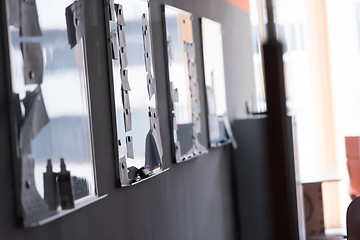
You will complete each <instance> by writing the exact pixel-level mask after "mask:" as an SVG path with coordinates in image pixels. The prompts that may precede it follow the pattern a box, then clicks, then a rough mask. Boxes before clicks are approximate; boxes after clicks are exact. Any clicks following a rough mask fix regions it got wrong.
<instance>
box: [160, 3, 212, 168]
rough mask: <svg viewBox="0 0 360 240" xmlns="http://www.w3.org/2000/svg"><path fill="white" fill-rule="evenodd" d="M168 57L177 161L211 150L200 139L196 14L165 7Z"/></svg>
mask: <svg viewBox="0 0 360 240" xmlns="http://www.w3.org/2000/svg"><path fill="white" fill-rule="evenodd" d="M164 15H165V25H166V41H167V55H168V57H167V60H168V73H169V82H170V89H169V90H170V93H171V94H170V95H171V97H172V103H173V106H172V107H173V112H172V115H173V116H172V117H171V118H172V122H173V124H172V125H173V138H174V145H175V147H174V149H175V151H174V152H175V153H174V155H175V158H176V162H182V161H185V160H188V159H190V158H192V157H194V156H196V155H199V154H203V153H206V152H207V150H206V148H205V147H203V146H202V144H201V143H200V142H199V140H198V135H199V133H200V132H201V125H200V122H201V121H200V113H201V104H200V99H199V87H198V83H197V69H196V56H195V52H196V51H195V43H194V39H193V28H192V21H193V17H192V14H191V13H189V12H185V11H183V10H180V9H177V8H174V7H171V6H167V5H165V6H164Z"/></svg>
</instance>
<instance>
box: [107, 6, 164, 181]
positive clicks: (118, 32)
mask: <svg viewBox="0 0 360 240" xmlns="http://www.w3.org/2000/svg"><path fill="white" fill-rule="evenodd" d="M108 3H109V4H108V9H107V11H108V13H109V14H107V15H108V16H109V19H108V20H109V33H110V34H109V37H110V41H109V42H110V48H111V55H110V56H109V57H110V58H112V60H111V62H112V74H113V76H112V78H113V81H112V83H113V92H114V94H113V96H114V103H115V104H114V105H115V106H114V108H115V110H114V111H115V114H114V116H115V119H114V121H115V122H116V124H115V126H116V129H117V130H116V132H117V134H116V140H117V141H116V144H117V146H116V148H117V155H118V159H116V160H115V162H116V164H115V167H116V173H117V176H116V177H117V181H118V183H119V185H120V186H123V187H124V186H131V185H133V184H136V183H139V182H141V181H143V180H145V179H148V178H149V177H152V176H155V175H157V174H159V173H161V172H162V171H163V164H162V156H163V149H162V143H161V137H160V125H159V117H158V113H157V102H156V85H155V84H156V80H155V77H154V71H153V67H152V62H153V61H152V45H151V29H150V21H149V19H150V16H149V5H148V2H147V1H142V0H115V1H108Z"/></svg>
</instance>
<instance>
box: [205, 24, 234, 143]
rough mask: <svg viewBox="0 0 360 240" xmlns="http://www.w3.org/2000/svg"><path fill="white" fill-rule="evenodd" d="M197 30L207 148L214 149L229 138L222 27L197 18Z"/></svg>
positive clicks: (229, 140) (227, 141) (230, 133)
mask: <svg viewBox="0 0 360 240" xmlns="http://www.w3.org/2000/svg"><path fill="white" fill-rule="evenodd" d="M201 30H202V31H201V32H202V47H203V59H204V73H205V85H206V98H207V108H208V129H209V139H210V147H216V146H221V145H223V144H226V143H229V142H231V136H232V132H231V128H230V123H229V119H228V115H227V106H226V92H225V74H224V61H223V59H224V56H223V43H222V26H221V24H220V23H218V22H215V21H212V20H210V19H207V18H201Z"/></svg>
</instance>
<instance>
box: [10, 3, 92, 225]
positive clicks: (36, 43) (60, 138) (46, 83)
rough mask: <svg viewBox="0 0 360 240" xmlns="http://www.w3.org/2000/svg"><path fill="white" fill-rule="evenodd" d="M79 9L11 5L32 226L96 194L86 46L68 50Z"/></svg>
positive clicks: (24, 193) (20, 149)
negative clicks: (69, 16) (68, 12)
mask: <svg viewBox="0 0 360 240" xmlns="http://www.w3.org/2000/svg"><path fill="white" fill-rule="evenodd" d="M72 3H73V1H71V0H62V1H60V0H59V1H46V0H36V1H34V0H29V1H11V0H9V1H8V2H7V17H8V34H9V35H8V36H9V51H10V61H11V79H12V90H13V100H14V101H13V102H14V110H15V114H16V121H17V122H16V127H17V136H16V138H17V157H18V160H17V162H16V163H15V166H17V168H16V172H18V175H20V178H21V179H19V188H20V205H21V210H22V216H23V218H24V225H25V226H33V225H38V224H39V222H40V221H41V220H42V219H45V218H47V217H49V216H52V215H54V214H57V213H59V212H60V211H61V210H66V209H70V208H73V207H75V206H76V204H77V202H78V201H77V200H80V199H83V198H84V197H88V196H95V195H96V183H95V174H94V166H93V160H94V159H93V158H94V157H93V147H92V133H91V120H90V111H89V96H88V88H87V72H86V64H85V53H84V46H83V41H82V40H81V41H79V42H78V44H77V45H76V46H75V47H74V48H71V46H70V45H69V38H68V29H67V21H66V17H65V9H66V8H67V7H68V6H70V5H72ZM79 3H80V2H79ZM81 4H82V2H81V3H80V5H81ZM49 9H52V11H49ZM78 20H79V25H82V26H84V25H83V24H84V22H83V18H80V17H79V18H78Z"/></svg>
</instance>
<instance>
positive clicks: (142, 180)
mask: <svg viewBox="0 0 360 240" xmlns="http://www.w3.org/2000/svg"><path fill="white" fill-rule="evenodd" d="M168 170H169V168H166V169H164V170H162V171H161V172H158V173H155V174H154V175H151V176H150V177H147V178H144V179H141V180H139V181H137V182H134V183H132V184H131V185H129V186H126V187H131V186H134V185H136V184H139V183H141V182H144V181H146V180H149V179H150V178H153V177H155V176H157V175H160V174H162V173H164V172H166V171H168Z"/></svg>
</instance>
